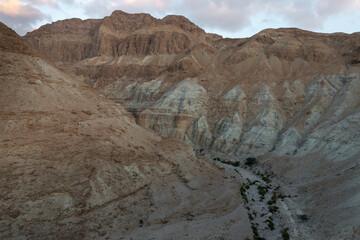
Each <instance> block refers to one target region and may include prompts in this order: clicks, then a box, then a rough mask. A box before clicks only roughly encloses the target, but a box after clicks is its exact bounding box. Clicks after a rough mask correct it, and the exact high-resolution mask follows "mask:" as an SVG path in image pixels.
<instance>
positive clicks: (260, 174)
mask: <svg viewBox="0 0 360 240" xmlns="http://www.w3.org/2000/svg"><path fill="white" fill-rule="evenodd" d="M200 154H202V155H204V156H205V157H206V158H207V159H208V160H209V161H214V162H216V164H218V165H220V166H222V167H224V169H225V170H226V171H227V172H228V173H229V174H230V175H240V178H239V179H241V180H240V181H241V183H242V187H241V188H240V189H239V191H240V193H241V197H242V199H239V200H240V201H243V202H244V205H245V207H246V209H247V210H248V215H249V219H250V221H251V225H252V229H253V238H254V239H255V240H256V239H257V240H262V239H266V240H278V239H279V240H286V239H309V237H311V236H310V234H309V232H310V231H309V230H310V228H309V226H308V224H307V219H308V216H307V215H306V214H304V213H303V211H302V210H301V208H300V207H298V205H297V203H296V199H297V197H298V195H297V194H296V192H295V191H294V190H293V189H291V188H289V187H287V186H284V185H283V184H282V183H281V181H279V180H278V179H276V178H275V176H274V175H272V174H271V173H269V172H267V171H266V170H264V169H263V168H262V167H261V166H259V165H258V164H254V165H252V166H247V165H245V164H241V163H237V162H236V160H234V158H233V157H231V156H228V155H224V154H219V153H200Z"/></svg>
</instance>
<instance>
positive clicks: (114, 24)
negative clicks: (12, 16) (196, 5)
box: [0, 11, 360, 240]
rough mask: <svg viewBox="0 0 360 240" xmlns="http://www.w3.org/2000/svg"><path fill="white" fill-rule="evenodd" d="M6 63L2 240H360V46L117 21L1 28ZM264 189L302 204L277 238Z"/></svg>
mask: <svg viewBox="0 0 360 240" xmlns="http://www.w3.org/2000/svg"><path fill="white" fill-rule="evenodd" d="M9 39H11V41H10V40H9ZM0 50H1V54H2V56H1V72H0V73H1V76H0V77H1V85H2V86H1V96H0V97H1V106H2V107H1V125H0V126H1V128H2V129H3V130H2V131H1V134H2V135H1V140H2V142H1V144H2V145H1V146H2V147H1V149H0V150H1V152H0V153H1V154H2V155H1V156H0V157H1V158H0V159H1V164H2V165H3V166H4V167H3V168H2V169H3V170H2V171H4V173H3V174H2V175H1V176H3V180H2V181H1V184H2V185H1V192H2V193H4V196H5V198H4V199H5V202H4V203H3V204H2V205H1V206H2V208H1V209H2V211H4V212H5V213H6V214H2V216H3V217H2V218H3V219H1V222H0V223H1V224H2V225H0V226H1V229H2V230H3V231H2V232H3V233H2V234H3V235H0V236H3V237H4V238H20V237H24V236H33V237H39V238H41V237H44V238H46V237H54V236H55V237H54V238H56V236H58V237H59V236H61V237H64V238H67V237H69V236H70V235H67V236H66V234H71V235H73V234H78V235H76V236H79V237H82V238H114V239H116V238H121V237H123V238H125V239H127V238H130V237H132V238H134V239H144V238H145V239H147V238H149V239H151V238H154V239H184V238H189V239H246V238H247V237H249V238H250V239H252V238H254V239H260V238H259V237H258V236H256V234H255V230H254V227H255V226H257V227H258V228H259V229H260V230H259V231H260V233H261V234H263V236H262V237H265V238H266V239H283V238H284V236H282V234H281V233H280V230H279V228H280V229H281V228H285V227H288V228H289V231H290V233H291V234H290V236H291V238H292V239H334V240H335V239H359V237H360V185H359V183H360V177H359V176H360V166H359V161H360V104H359V103H360V99H359V98H360V33H353V34H343V33H334V34H320V33H314V32H309V31H304V30H301V29H266V30H264V31H261V32H260V33H258V34H256V35H254V36H252V37H250V38H244V39H224V38H222V37H221V36H219V35H216V34H209V33H206V32H205V31H203V30H202V29H201V28H199V27H198V26H196V25H195V24H194V23H192V22H191V21H189V20H188V19H186V18H185V17H182V16H167V17H164V18H163V19H156V18H154V17H152V16H150V15H149V14H127V13H125V12H122V11H114V12H113V13H112V14H111V15H110V16H108V17H105V18H104V19H89V20H80V19H68V20H63V21H57V22H54V23H52V24H47V25H44V26H42V27H40V28H39V29H38V30H35V31H33V32H30V33H28V34H27V35H26V36H25V37H24V38H23V39H21V38H20V37H18V36H16V35H15V34H14V33H13V32H12V31H11V30H9V29H8V28H6V27H5V26H2V33H1V49H0ZM145 129H147V130H145ZM156 134H159V135H160V136H159V135H156ZM182 142H183V143H182ZM194 150H195V151H194ZM249 157H251V158H253V157H255V158H257V159H258V162H259V164H258V166H255V167H247V166H246V164H244V163H245V162H246V159H248V158H249ZM237 161H238V162H239V163H237V164H234V163H236V162H237ZM231 165H234V166H235V167H233V166H231ZM49 166H51V167H49ZM245 168H246V169H245ZM234 172H235V173H236V174H234ZM246 178H247V179H248V180H246ZM268 178H272V179H273V180H272V183H271V184H270V180H269V181H265V180H267V179H268ZM256 181H258V183H256ZM264 185H266V189H267V191H269V192H267V193H266V194H265V195H264V196H263V197H266V198H271V196H270V195H269V194H270V189H273V190H271V191H275V190H274V189H275V185H278V186H279V187H280V186H281V189H282V190H281V191H283V194H285V193H287V194H289V195H291V196H292V197H285V198H284V201H280V202H277V203H276V204H277V205H276V206H277V207H278V208H280V210H279V211H280V212H279V213H276V214H279V216H278V217H279V219H280V220H276V218H277V216H276V214H275V215H274V216H273V217H274V221H275V220H276V221H278V222H276V221H275V225H276V229H277V231H278V233H277V234H270V233H271V231H270V230H271V229H270V230H269V227H266V226H265V227H264V226H262V225H261V224H262V223H260V222H259V220H258V218H257V217H256V216H255V215H256V214H253V212H254V211H255V212H256V211H257V212H258V213H259V211H260V210H261V209H259V206H262V203H260V202H261V200H262V201H264V199H261V196H258V195H257V194H258V193H257V192H256V188H254V186H257V189H258V190H259V193H260V192H261V191H260V189H262V187H263V186H264ZM270 185H274V186H270ZM245 187H247V189H248V190H244V188H245ZM276 194H278V192H275V195H276ZM245 196H247V198H252V199H253V200H254V202H252V199H250V201H249V202H250V203H249V202H247V201H245ZM248 200H249V199H248ZM270 205H271V204H270ZM245 207H246V208H245ZM270 207H271V206H270ZM38 209H39V210H38ZM250 212H251V213H250ZM249 213H250V214H252V215H251V216H250V215H249ZM257 215H259V214H257ZM252 218H255V219H252ZM14 219H15V220H14ZM281 219H282V220H281ZM256 224H258V225H256ZM110 226H111V227H110ZM251 227H252V228H251ZM64 233H65V234H64ZM14 234H18V235H14ZM31 234H38V235H31ZM56 234H58V235H56Z"/></svg>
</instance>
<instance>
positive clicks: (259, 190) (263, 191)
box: [258, 186, 267, 196]
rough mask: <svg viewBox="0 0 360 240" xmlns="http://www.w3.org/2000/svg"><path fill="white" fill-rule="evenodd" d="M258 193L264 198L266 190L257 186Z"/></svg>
mask: <svg viewBox="0 0 360 240" xmlns="http://www.w3.org/2000/svg"><path fill="white" fill-rule="evenodd" d="M258 192H259V194H260V195H261V196H265V194H266V192H267V189H266V188H265V187H263V186H258Z"/></svg>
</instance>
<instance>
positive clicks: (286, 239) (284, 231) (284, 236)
mask: <svg viewBox="0 0 360 240" xmlns="http://www.w3.org/2000/svg"><path fill="white" fill-rule="evenodd" d="M288 231H289V229H288V228H284V229H282V230H281V236H282V239H283V240H290V235H289V233H288Z"/></svg>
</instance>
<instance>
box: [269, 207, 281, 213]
mask: <svg viewBox="0 0 360 240" xmlns="http://www.w3.org/2000/svg"><path fill="white" fill-rule="evenodd" d="M278 210H279V208H278V207H277V206H269V212H271V213H276V212H277V211H278Z"/></svg>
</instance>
